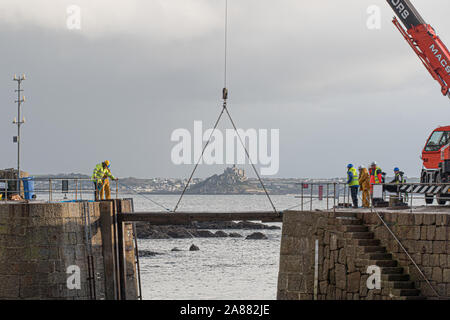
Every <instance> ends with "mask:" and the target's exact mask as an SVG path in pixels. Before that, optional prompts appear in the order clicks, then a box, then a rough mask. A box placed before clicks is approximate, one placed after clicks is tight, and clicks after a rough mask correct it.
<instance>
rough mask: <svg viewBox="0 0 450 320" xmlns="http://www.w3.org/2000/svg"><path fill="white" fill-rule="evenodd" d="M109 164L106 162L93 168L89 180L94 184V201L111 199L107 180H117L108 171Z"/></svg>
mask: <svg viewBox="0 0 450 320" xmlns="http://www.w3.org/2000/svg"><path fill="white" fill-rule="evenodd" d="M110 167H111V164H110V162H109V161H108V160H105V161H103V162H102V163H99V164H97V165H96V166H95V168H94V173H93V174H92V177H91V180H92V181H93V182H94V186H95V200H96V201H98V200H104V198H105V197H106V199H108V200H109V199H111V188H110V186H109V178H111V179H112V180H117V178H116V177H114V176H113V175H112V173H111V170H110Z"/></svg>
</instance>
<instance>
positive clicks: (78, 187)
mask: <svg viewBox="0 0 450 320" xmlns="http://www.w3.org/2000/svg"><path fill="white" fill-rule="evenodd" d="M26 178H32V181H33V182H35V183H36V182H44V183H46V185H47V186H48V187H47V188H45V187H38V188H34V190H32V191H31V192H33V193H34V194H42V193H48V201H50V202H51V201H52V200H53V194H54V193H58V194H64V195H68V194H71V195H73V194H74V195H75V200H76V201H77V200H82V199H83V195H84V194H85V193H89V192H92V193H94V192H95V187H94V186H93V185H91V187H86V186H87V185H88V184H89V183H92V180H91V179H90V178H64V177H52V178H45V177H22V178H20V180H22V183H23V180H24V179H26ZM17 181H18V180H17V179H4V178H0V183H3V184H4V187H5V188H2V189H0V190H1V191H0V194H4V195H5V197H4V198H3V197H2V200H4V201H7V200H8V196H9V195H11V194H18V191H17V187H16V188H14V190H12V189H11V190H10V189H9V185H10V182H13V183H17ZM62 181H69V182H71V183H72V185H73V184H75V187H72V188H70V184H68V189H67V190H62ZM55 183H56V184H57V187H58V191H57V190H56V188H54V186H55ZM25 192H28V191H26V190H24V189H23V188H20V191H19V194H20V195H22V194H24V193H25ZM111 193H112V194H114V193H115V197H116V198H118V194H119V181H118V179H117V180H115V192H114V191H113V187H111Z"/></svg>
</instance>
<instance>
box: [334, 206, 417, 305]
mask: <svg viewBox="0 0 450 320" xmlns="http://www.w3.org/2000/svg"><path fill="white" fill-rule="evenodd" d="M335 217H336V219H337V220H338V221H339V224H340V227H341V231H343V232H344V237H345V238H346V239H350V240H352V242H353V244H354V245H355V246H356V247H357V260H356V261H355V265H357V266H360V267H363V268H366V267H367V266H369V265H377V266H379V267H380V268H381V288H382V290H383V295H388V296H389V298H390V299H392V300H424V299H425V297H423V296H421V292H420V290H418V289H416V288H415V286H414V282H413V281H411V280H410V277H409V275H408V274H406V273H405V270H404V269H403V268H402V267H400V266H398V262H397V261H396V260H395V259H394V258H393V257H392V254H390V253H388V252H386V247H384V246H382V245H381V244H380V240H378V239H375V235H374V233H373V232H371V231H369V228H368V227H367V226H365V225H364V224H363V221H362V220H361V219H358V218H356V213H351V212H345V213H344V212H342V213H339V212H336V213H335Z"/></svg>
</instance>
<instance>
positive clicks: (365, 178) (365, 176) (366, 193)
mask: <svg viewBox="0 0 450 320" xmlns="http://www.w3.org/2000/svg"><path fill="white" fill-rule="evenodd" d="M359 187H360V188H361V192H362V202H363V207H364V208H369V207H370V177H369V172H368V171H367V169H366V168H365V167H364V166H359Z"/></svg>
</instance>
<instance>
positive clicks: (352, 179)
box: [347, 164, 359, 208]
mask: <svg viewBox="0 0 450 320" xmlns="http://www.w3.org/2000/svg"><path fill="white" fill-rule="evenodd" d="M347 184H348V186H349V189H350V192H351V195H352V201H353V208H358V187H359V182H358V172H357V171H356V169H355V168H354V167H353V165H352V164H349V165H348V166H347Z"/></svg>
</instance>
